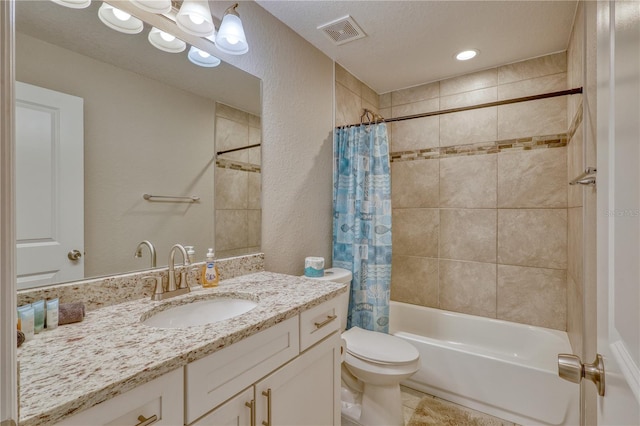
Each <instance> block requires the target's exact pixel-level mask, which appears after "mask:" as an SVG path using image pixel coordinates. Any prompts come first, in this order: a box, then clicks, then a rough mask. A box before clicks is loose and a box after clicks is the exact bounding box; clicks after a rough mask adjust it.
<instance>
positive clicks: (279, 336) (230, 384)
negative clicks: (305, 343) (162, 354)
mask: <svg viewBox="0 0 640 426" xmlns="http://www.w3.org/2000/svg"><path fill="white" fill-rule="evenodd" d="M299 344H300V343H299V331H298V317H297V316H296V317H294V318H290V319H288V320H286V321H284V322H282V323H280V324H278V325H275V326H273V327H270V328H268V329H266V330H264V331H262V332H260V333H258V334H255V335H253V336H251V337H248V338H246V339H244V340H241V341H239V342H238V343H234V344H233V345H231V346H229V347H226V348H224V349H221V350H220V351H218V352H215V353H213V354H211V355H209V356H207V357H205V358H202V359H199V360H198V361H195V362H192V363H190V364H187V366H186V367H185V372H186V375H185V393H186V396H185V401H186V404H185V423H186V424H191V423H192V422H193V421H194V420H196V419H197V418H199V417H200V416H202V415H203V414H205V413H207V412H208V411H210V410H211V409H213V408H215V407H217V406H218V405H220V404H222V403H223V402H225V401H226V400H227V399H229V398H231V397H232V396H233V395H235V394H237V393H239V392H240V391H241V390H243V389H245V388H247V387H248V386H250V385H252V384H253V383H255V382H256V381H258V380H259V379H261V378H262V377H264V376H266V375H267V374H269V373H271V372H272V371H273V370H275V369H276V368H278V367H280V366H281V365H283V364H285V363H286V362H287V361H289V360H291V359H293V358H295V357H296V356H297V355H298V353H299Z"/></svg>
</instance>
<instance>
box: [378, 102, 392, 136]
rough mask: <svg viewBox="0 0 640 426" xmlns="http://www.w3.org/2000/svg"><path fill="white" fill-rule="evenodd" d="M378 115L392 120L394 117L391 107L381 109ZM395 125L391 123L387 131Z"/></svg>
mask: <svg viewBox="0 0 640 426" xmlns="http://www.w3.org/2000/svg"><path fill="white" fill-rule="evenodd" d="M378 114H380V115H381V116H383V117H384V118H391V117H393V115H391V107H389V108H381V109H380V111H379V112H378ZM392 124H393V123H389V125H388V126H387V129H389V130H390V129H391V125H392Z"/></svg>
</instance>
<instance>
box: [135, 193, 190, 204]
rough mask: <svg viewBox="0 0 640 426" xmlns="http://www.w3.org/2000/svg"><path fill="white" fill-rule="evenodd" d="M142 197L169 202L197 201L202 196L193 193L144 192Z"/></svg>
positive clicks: (148, 199)
mask: <svg viewBox="0 0 640 426" xmlns="http://www.w3.org/2000/svg"><path fill="white" fill-rule="evenodd" d="M142 198H144V199H145V200H147V201H164V202H169V203H197V202H198V201H200V197H196V196H195V195H192V196H191V197H182V196H173V195H151V194H142Z"/></svg>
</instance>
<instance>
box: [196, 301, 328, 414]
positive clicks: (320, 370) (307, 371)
mask: <svg viewBox="0 0 640 426" xmlns="http://www.w3.org/2000/svg"><path fill="white" fill-rule="evenodd" d="M338 306H339V305H338V298H336V299H334V300H329V301H328V302H325V303H323V304H321V305H318V306H316V307H314V308H312V309H310V310H308V311H305V312H303V313H302V314H301V315H300V316H299V317H295V318H292V319H290V320H287V321H286V322H284V323H282V324H280V325H277V326H274V327H272V328H270V329H268V330H266V331H264V332H262V333H259V334H257V335H255V336H252V337H250V338H248V339H246V340H245V341H241V342H239V343H237V344H235V345H233V346H232V347H230V348H228V349H230V350H229V354H228V357H227V354H224V353H223V352H224V351H226V350H227V349H224V350H222V351H219V352H216V353H214V354H212V355H211V356H209V357H207V358H204V359H202V360H200V361H202V362H201V364H202V365H201V366H198V365H195V368H194V369H191V367H192V366H194V364H196V363H199V362H200V361H197V362H196V363H194V364H189V365H188V366H187V375H186V378H187V387H186V400H187V405H186V409H187V415H186V416H185V419H186V423H187V424H189V425H191V426H218V425H244V426H250V425H252V426H253V425H265V426H304V425H327V426H328V425H336V426H338V425H340V364H341V360H340V334H339V333H338V330H339V328H340V327H339V326H340V318H339V317H338V314H337V312H338V311H337V307H338ZM309 324H311V325H312V326H311V327H309V326H308V325H309ZM267 332H270V333H269V335H267ZM298 332H299V339H298V338H297V336H298ZM263 335H264V336H263ZM284 336H287V337H286V338H285V337H284ZM257 338H260V341H259V342H253V339H257ZM286 340H288V341H289V342H290V343H295V344H296V345H298V344H299V345H300V348H299V349H298V347H297V346H296V348H295V352H296V353H295V355H294V356H290V354H291V352H289V349H290V348H289V347H287V348H286V349H285V346H284V345H283V344H282V343H283V342H285V341H286ZM278 342H280V343H278ZM266 343H268V344H266ZM238 345H243V346H244V347H242V348H241V349H243V350H242V351H240V350H237V349H236V346H238ZM277 348H280V349H281V350H280V352H281V353H285V352H287V353H288V354H289V355H288V358H289V359H288V360H287V361H285V362H283V363H282V364H284V365H282V366H281V367H279V368H273V367H272V366H273V362H272V360H273V359H274V358H276V357H277V358H278V359H280V360H282V359H284V357H281V356H278V355H279V354H278V351H277ZM247 351H250V352H249V353H251V354H253V355H252V356H250V357H249V356H248V355H249V353H247ZM243 358H245V359H246V358H249V359H251V360H252V361H253V362H249V363H245V362H244V359H243ZM260 358H264V359H265V360H266V363H268V364H269V366H268V367H266V368H263V367H264V366H263V365H262V364H255V363H254V362H255V361H256V360H258V359H260ZM204 365H209V366H210V367H209V369H210V371H211V373H208V374H207V373H205V370H206V369H205V368H204ZM190 370H191V371H190ZM234 372H235V373H239V374H240V375H244V376H245V379H244V380H237V377H239V376H235V375H234ZM220 375H222V376H226V375H230V376H233V377H234V379H233V380H231V381H225V380H224V379H225V377H218V378H220V379H222V380H220V381H217V380H214V377H216V376H220ZM207 377H210V378H211V379H207ZM249 377H251V378H252V379H253V380H252V381H248V380H247V379H249ZM207 384H208V385H207ZM243 384H244V389H243V390H242V392H240V393H237V392H238V390H237V386H242V385H243ZM192 389H197V392H200V395H206V396H207V397H206V398H205V397H201V396H198V395H196V396H195V399H193V398H192V394H191V392H193V391H195V390H192ZM207 389H209V390H208V391H207ZM236 393H237V394H236ZM233 394H236V395H235V396H233V397H232V395H233ZM226 398H231V399H229V400H228V401H226V402H225V403H223V404H222V405H219V406H218V403H219V402H221V400H222V401H224V400H225V399H226ZM212 407H217V408H215V409H214V410H212V411H210V412H209V413H207V414H206V415H205V416H204V417H202V418H199V419H198V420H197V421H195V423H192V421H193V419H194V418H198V417H199V416H200V415H201V414H202V412H203V410H207V409H211V408H212ZM204 412H206V411H204Z"/></svg>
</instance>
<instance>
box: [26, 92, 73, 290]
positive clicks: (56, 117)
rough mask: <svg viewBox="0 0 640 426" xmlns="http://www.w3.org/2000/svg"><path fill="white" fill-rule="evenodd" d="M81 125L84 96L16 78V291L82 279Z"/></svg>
mask: <svg viewBox="0 0 640 426" xmlns="http://www.w3.org/2000/svg"><path fill="white" fill-rule="evenodd" d="M83 129H84V126H83V99H82V98H78V97H75V96H70V95H67V94H64V93H59V92H56V91H53V90H48V89H43V88H41V87H37V86H32V85H29V84H24V83H19V82H16V240H17V276H18V280H17V283H18V289H21V288H29V287H38V286H42V285H47V284H51V283H54V282H62V281H70V280H77V279H81V278H84V258H83V257H82V256H83V254H84V172H83V170H84V165H83V158H84V148H83V141H84V130H83ZM73 258H75V259H73Z"/></svg>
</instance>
